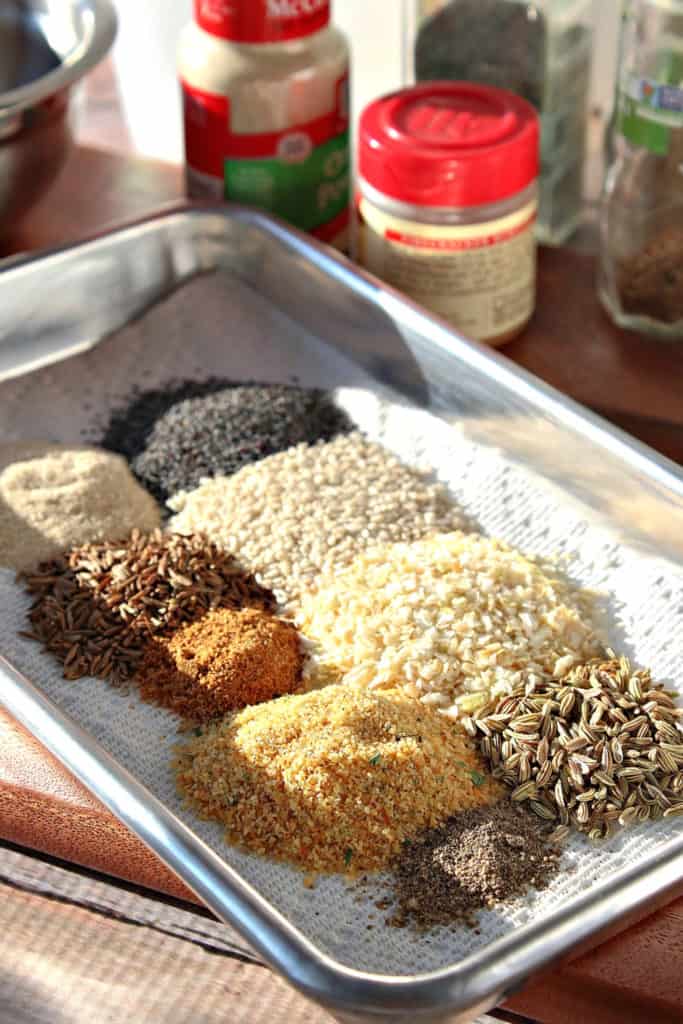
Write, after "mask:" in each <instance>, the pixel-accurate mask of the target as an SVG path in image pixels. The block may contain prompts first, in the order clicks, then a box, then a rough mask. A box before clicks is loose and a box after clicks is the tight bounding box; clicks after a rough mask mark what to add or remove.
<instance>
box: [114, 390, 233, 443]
mask: <svg viewBox="0 0 683 1024" xmlns="http://www.w3.org/2000/svg"><path fill="white" fill-rule="evenodd" d="M239 383H244V382H238V381H233V380H228V379H227V378H226V377H207V378H206V379H205V380H180V381H179V380H173V381H169V382H168V383H167V384H166V385H164V387H161V388H151V389H148V390H145V391H140V390H139V389H136V390H134V391H133V392H132V393H131V394H130V395H129V397H128V399H127V400H126V402H125V404H123V405H122V406H120V407H119V408H117V409H114V411H113V412H112V413H111V415H110V418H109V423H108V424H107V427H106V429H105V431H104V434H103V435H102V437H101V438H100V439H98V444H100V445H102V447H103V448H109V449H110V450H111V451H113V452H119V454H121V455H125V457H126V458H127V459H129V460H130V459H133V458H135V456H136V455H139V454H140V452H141V451H144V448H145V446H146V444H147V441H148V439H149V436H150V434H151V433H152V431H153V430H154V424H155V423H156V422H157V420H158V419H160V418H161V417H162V416H163V415H164V413H166V412H168V410H169V409H170V408H171V407H172V406H174V405H177V404H178V403H179V402H184V401H186V399H189V398H203V397H205V396H206V395H213V394H215V393H216V392H217V391H225V390H226V389H227V388H234V387H237V386H238V384H239Z"/></svg>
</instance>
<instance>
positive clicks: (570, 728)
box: [463, 658, 683, 839]
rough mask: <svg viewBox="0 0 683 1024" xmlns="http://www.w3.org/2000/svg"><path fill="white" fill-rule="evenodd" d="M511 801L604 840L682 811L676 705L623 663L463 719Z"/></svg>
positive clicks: (542, 685)
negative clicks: (617, 831)
mask: <svg viewBox="0 0 683 1024" xmlns="http://www.w3.org/2000/svg"><path fill="white" fill-rule="evenodd" d="M463 724H464V726H465V728H466V729H467V730H468V732H469V733H470V735H472V736H473V737H474V736H480V737H482V739H481V750H482V753H483V754H484V756H485V757H486V758H487V760H488V761H489V763H490V765H491V766H492V768H493V773H494V775H495V776H496V777H497V778H500V779H502V781H503V782H505V783H506V784H507V785H508V786H511V787H513V788H512V794H511V796H512V800H513V801H515V802H518V803H528V805H529V807H530V809H531V810H532V811H535V813H536V814H537V815H539V817H541V818H544V819H546V820H548V821H552V822H554V823H556V824H557V825H558V826H559V828H558V829H557V830H556V833H555V835H556V836H557V838H560V836H561V835H563V834H566V832H567V831H568V828H567V826H568V825H570V824H571V825H573V826H574V827H575V828H577V829H579V831H581V832H587V833H588V835H589V837H590V838H591V839H602V838H604V837H605V836H607V835H609V833H610V831H611V830H612V829H613V828H614V827H616V825H617V824H619V825H628V824H631V823H635V822H639V821H647V820H648V819H649V818H661V817H672V816H674V815H680V814H683V708H680V707H676V706H675V704H674V700H673V698H672V696H671V695H670V694H669V693H667V692H666V691H665V690H664V688H663V687H662V686H661V685H659V684H657V683H653V681H652V678H651V676H650V673H649V671H647V670H646V669H633V668H632V667H631V665H630V664H629V662H628V660H627V659H626V658H621V659H619V660H617V659H616V658H613V659H610V660H608V661H602V660H599V659H596V660H594V661H592V662H589V663H588V664H585V665H580V666H577V667H576V668H575V669H573V670H572V671H571V672H570V673H569V675H568V676H567V677H566V678H565V679H561V680H558V679H552V678H547V677H546V678H541V679H538V680H532V681H527V682H526V683H520V684H519V685H518V686H517V687H515V689H514V690H513V691H512V693H511V694H510V695H509V696H507V697H504V698H502V699H500V700H498V701H492V702H491V703H490V704H487V705H486V706H485V707H482V708H480V709H479V710H478V711H476V712H475V713H474V714H473V715H472V717H470V718H466V719H465V720H464V722H463Z"/></svg>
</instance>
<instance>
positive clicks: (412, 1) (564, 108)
mask: <svg viewBox="0 0 683 1024" xmlns="http://www.w3.org/2000/svg"><path fill="white" fill-rule="evenodd" d="M407 5H408V9H407V11H406V39H407V42H406V46H405V48H404V63H405V67H404V74H405V79H406V81H407V82H412V81H418V82H422V81H428V80H439V79H441V80H444V79H445V80H459V81H470V82H481V83H484V84H487V85H495V86H498V87H499V88H503V89H508V90H509V91H511V92H514V93H517V95H519V96H522V97H523V98H524V99H526V100H528V101H529V102H530V103H531V104H533V106H534V107H535V108H536V109H537V110H538V112H539V114H540V118H541V179H540V196H539V212H538V221H537V229H536V231H537V236H538V238H539V240H540V241H542V242H545V243H548V244H554V245H558V244H560V243H562V242H563V241H565V240H566V239H567V238H568V237H569V236H570V235H571V234H572V232H573V231H574V230H575V228H576V227H577V225H578V223H579V220H580V218H581V211H582V198H583V188H582V186H583V166H584V157H585V136H586V106H587V99H588V89H589V84H590V70H591V52H592V28H591V0H531V2H529V0H407Z"/></svg>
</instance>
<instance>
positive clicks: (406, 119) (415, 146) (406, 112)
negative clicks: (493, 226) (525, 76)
mask: <svg viewBox="0 0 683 1024" xmlns="http://www.w3.org/2000/svg"><path fill="white" fill-rule="evenodd" d="M358 148H359V170H360V175H361V178H363V179H364V180H365V181H366V182H367V183H368V184H369V185H371V186H372V187H373V188H375V189H377V191H378V192H382V193H383V194H384V195H387V196H390V197H391V198H392V199H397V200H398V201H399V202H403V203H408V204H411V205H413V206H445V207H453V206H479V205H481V204H484V203H495V202H498V201H499V200H502V199H507V198H509V197H510V196H513V195H515V194H516V193H518V192H521V191H522V190H523V189H525V188H526V187H527V186H528V185H530V184H531V182H532V181H534V179H535V178H537V177H538V168H539V126H538V115H537V114H536V111H535V110H534V108H533V107H532V106H531V104H529V103H527V101H526V100H523V99H521V98H520V97H519V96H515V95H514V94H513V93H510V92H506V91H505V90H504V89H496V88H493V87H492V86H488V85H475V84H473V83H470V82H428V83H425V84H424V85H418V86H415V87H414V88H411V89H403V90H401V91H400V92H395V93H392V94H391V95H389V96H384V97H383V98H382V99H379V100H376V101H375V102H374V103H371V104H370V105H369V106H368V107H366V109H365V110H364V112H363V115H362V117H361V122H360V138H359V146H358Z"/></svg>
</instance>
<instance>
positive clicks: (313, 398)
mask: <svg viewBox="0 0 683 1024" xmlns="http://www.w3.org/2000/svg"><path fill="white" fill-rule="evenodd" d="M152 395H154V393H152ZM141 402H142V397H141V396H139V397H138V400H137V404H136V405H135V408H134V422H133V423H132V424H131V430H133V429H134V428H135V426H136V423H137V424H140V423H141V422H142V421H141V419H140V417H142V415H143V414H142V412H141ZM152 402H153V404H156V403H157V399H156V397H153V399H152ZM142 427H143V431H146V432H147V437H146V440H145V443H144V447H143V448H142V450H140V451H138V453H137V454H135V455H134V457H133V459H132V463H131V466H132V469H133V472H134V473H135V475H136V476H137V477H138V479H139V480H140V481H144V484H145V486H146V487H147V488H148V490H149V491H151V493H152V494H154V495H155V497H157V498H158V499H159V500H161V501H164V500H165V499H166V498H168V497H170V496H171V495H173V494H176V493H177V492H178V491H186V490H192V489H193V488H195V487H196V486H197V485H198V484H199V482H200V480H201V479H202V478H203V477H215V476H225V475H230V474H231V473H235V472H236V471H237V470H238V469H241V468H242V466H246V465H247V464H248V463H250V462H257V461H258V460H259V459H263V458H265V457H266V456H267V455H273V454H275V453H276V452H280V451H284V449H286V448H289V447H291V446H292V445H296V444H300V443H301V442H307V443H314V442H316V441H328V440H330V439H331V438H332V437H335V436H336V435H337V434H341V433H347V432H349V431H351V430H352V429H353V424H352V423H351V421H350V420H349V418H348V417H347V416H346V414H345V413H344V412H343V411H342V410H341V409H340V408H338V406H337V405H335V403H334V401H333V399H332V396H331V395H330V394H329V393H328V392H326V391H321V390H319V389H313V388H301V387H297V386H295V385H289V384H247V385H237V386H236V385H231V386H230V387H227V388H223V389H222V390H214V391H213V392H212V393H210V394H204V395H203V396H202V397H199V398H194V397H189V398H184V399H183V400H181V401H176V402H175V403H174V404H173V405H171V406H170V408H169V407H167V408H166V409H165V410H164V411H163V412H162V413H161V415H160V416H158V417H157V418H156V420H155V422H154V425H153V426H152V428H151V430H150V429H148V424H147V423H146V422H143V423H142ZM116 429H117V434H118V433H120V431H121V430H122V429H123V423H122V422H119V424H118V425H117V428H116ZM108 433H109V435H111V429H110V430H109V431H108ZM102 443H103V444H106V443H107V438H106V437H105V439H103V441H102ZM129 448H132V443H130V442H129ZM131 454H132V452H131Z"/></svg>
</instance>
